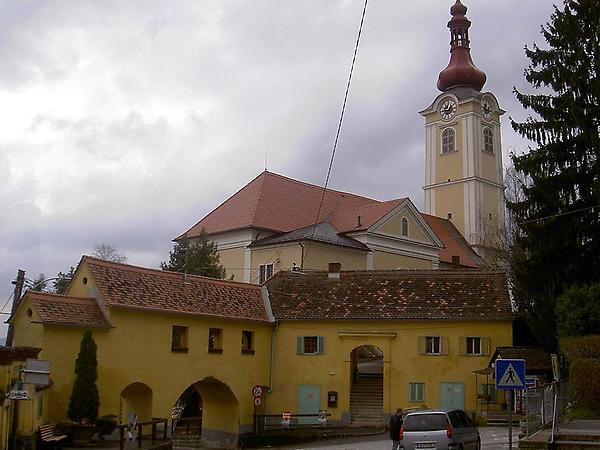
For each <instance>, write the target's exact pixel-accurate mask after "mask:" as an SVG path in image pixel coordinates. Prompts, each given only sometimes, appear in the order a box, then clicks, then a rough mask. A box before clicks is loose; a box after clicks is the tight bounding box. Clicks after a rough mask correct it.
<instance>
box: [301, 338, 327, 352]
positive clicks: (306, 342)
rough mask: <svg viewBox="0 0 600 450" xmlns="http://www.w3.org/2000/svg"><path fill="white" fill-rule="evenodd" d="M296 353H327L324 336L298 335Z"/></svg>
mask: <svg viewBox="0 0 600 450" xmlns="http://www.w3.org/2000/svg"><path fill="white" fill-rule="evenodd" d="M296 353H298V354H302V355H317V354H320V353H325V337H324V336H298V337H297V338H296Z"/></svg>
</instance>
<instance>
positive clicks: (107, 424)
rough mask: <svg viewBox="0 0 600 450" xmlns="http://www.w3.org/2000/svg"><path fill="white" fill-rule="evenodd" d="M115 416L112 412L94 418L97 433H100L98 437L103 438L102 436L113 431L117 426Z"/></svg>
mask: <svg viewBox="0 0 600 450" xmlns="http://www.w3.org/2000/svg"><path fill="white" fill-rule="evenodd" d="M116 418H117V416H115V415H114V414H109V415H107V416H102V417H98V418H97V419H96V428H97V429H98V434H99V435H100V439H103V438H104V436H109V435H111V434H112V433H113V431H115V429H116V428H117V421H116Z"/></svg>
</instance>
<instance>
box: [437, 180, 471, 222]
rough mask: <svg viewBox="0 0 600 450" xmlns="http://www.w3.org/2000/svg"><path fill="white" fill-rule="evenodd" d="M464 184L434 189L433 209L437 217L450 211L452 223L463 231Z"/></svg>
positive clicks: (444, 215) (446, 215)
mask: <svg viewBox="0 0 600 450" xmlns="http://www.w3.org/2000/svg"><path fill="white" fill-rule="evenodd" d="M464 190H465V187H464V184H462V183H461V184H452V185H449V186H441V187H438V188H437V189H435V191H434V195H435V209H436V215H437V216H438V217H443V218H446V217H448V213H449V212H451V213H452V223H453V224H454V226H455V227H456V228H458V229H459V230H461V232H464V229H465V213H464V203H463V202H464Z"/></svg>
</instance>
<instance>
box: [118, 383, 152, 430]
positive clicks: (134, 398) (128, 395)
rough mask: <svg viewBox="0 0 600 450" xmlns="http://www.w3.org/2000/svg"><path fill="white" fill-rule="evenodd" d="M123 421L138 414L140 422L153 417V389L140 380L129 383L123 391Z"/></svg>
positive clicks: (121, 408)
mask: <svg viewBox="0 0 600 450" xmlns="http://www.w3.org/2000/svg"><path fill="white" fill-rule="evenodd" d="M120 415H121V422H127V421H128V420H129V418H130V417H131V418H133V416H137V421H138V422H144V421H147V420H150V419H152V389H151V388H150V387H149V386H148V385H146V384H144V383H140V382H135V383H131V384H129V385H127V386H126V387H125V388H124V389H123V390H122V391H121V398H120Z"/></svg>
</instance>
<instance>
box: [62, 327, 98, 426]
mask: <svg viewBox="0 0 600 450" xmlns="http://www.w3.org/2000/svg"><path fill="white" fill-rule="evenodd" d="M97 379H98V360H97V357H96V342H95V341H94V338H93V337H92V332H91V331H90V330H86V331H84V333H83V336H82V338H81V346H80V348H79V355H78V356H77V360H76V361H75V383H74V384H73V391H72V392H71V397H70V398H69V412H68V415H69V419H71V420H72V421H74V422H78V423H81V422H82V421H84V420H89V421H94V420H96V418H97V417H98V408H99V407H100V397H99V395H98V387H97V386H96V380H97Z"/></svg>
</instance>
